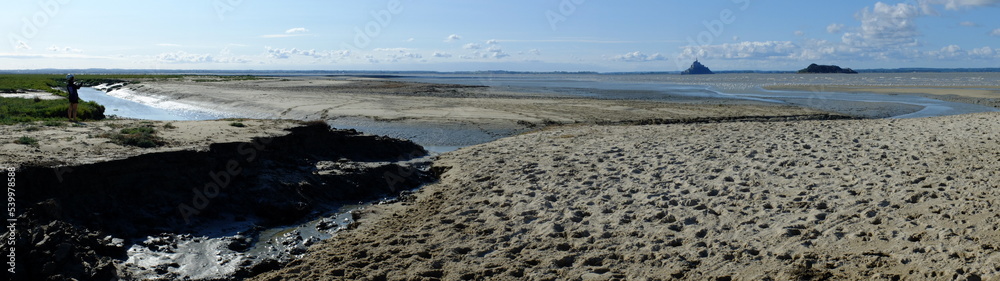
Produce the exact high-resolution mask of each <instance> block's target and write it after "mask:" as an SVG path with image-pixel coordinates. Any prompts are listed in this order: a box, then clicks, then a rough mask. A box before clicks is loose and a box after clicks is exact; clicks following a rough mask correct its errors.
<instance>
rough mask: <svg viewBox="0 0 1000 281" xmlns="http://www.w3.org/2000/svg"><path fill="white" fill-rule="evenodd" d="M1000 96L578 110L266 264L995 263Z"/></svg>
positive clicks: (348, 273) (648, 273)
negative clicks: (682, 111)
mask: <svg viewBox="0 0 1000 281" xmlns="http://www.w3.org/2000/svg"><path fill="white" fill-rule="evenodd" d="M997 132H1000V113H981V114H970V115H961V116H948V117H936V118H924V119H902V120H843V121H798V122H748V123H742V122H736V123H715V124H677V125H655V126H564V127H559V128H554V129H550V130H545V131H542V132H538V133H532V134H526V135H520V136H516V137H511V138H505V139H501V140H498V141H495V142H491V143H487V144H483V145H478V146H474V147H468V148H464V149H461V150H459V151H456V152H453V153H449V154H446V155H443V156H441V159H440V160H438V161H437V162H436V163H435V166H436V169H437V170H438V171H440V172H442V173H443V174H442V177H441V182H439V183H436V184H433V185H430V186H427V187H425V188H423V189H421V190H420V191H419V192H417V193H416V194H415V195H414V196H412V197H409V198H407V199H406V200H404V201H403V202H400V203H395V204H389V205H382V206H377V207H373V208H370V209H369V210H368V211H367V212H366V213H364V214H362V215H361V220H360V223H359V224H358V225H356V226H355V227H354V229H353V230H351V231H346V232H343V233H341V234H339V235H338V236H337V237H335V238H334V239H331V240H328V241H326V242H324V243H322V244H320V245H318V246H315V247H314V248H313V249H312V251H313V252H312V253H311V254H309V255H308V256H307V257H306V258H304V259H303V260H301V261H297V262H294V263H292V264H291V265H289V266H288V267H287V268H284V269H281V270H279V271H275V272H269V273H266V274H264V275H261V276H258V277H257V278H255V280H316V279H337V278H346V279H363V280H377V279H386V280H437V279H441V280H483V279H496V280H503V279H521V280H612V279H624V280H668V279H683V280H816V279H828V278H832V279H837V280H856V279H869V278H874V279H880V280H881V279H886V280H898V279H902V280H956V279H957V280H993V279H996V278H1000V266H997V265H998V264H1000V252H997V250H996V249H998V248H1000V229H998V226H1000V215H998V214H1000V207H998V205H997V204H995V202H996V201H997V199H998V198H1000V190H998V189H997V187H998V186H1000V180H998V179H1000V172H998V170H997V168H996V167H1000V160H998V159H1000V147H998V146H1000V145H998V141H997V140H998V138H1000V133H997Z"/></svg>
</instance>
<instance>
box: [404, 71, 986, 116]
mask: <svg viewBox="0 0 1000 281" xmlns="http://www.w3.org/2000/svg"><path fill="white" fill-rule="evenodd" d="M399 80H405V81H415V82H426V83H451V84H462V85H480V86H490V87H493V88H496V89H504V90H521V91H529V92H536V93H548V94H552V95H570V96H586V97H593V98H604V99H639V100H659V101H681V102H683V101H688V100H691V99H692V98H701V99H704V98H709V99H738V100H753V101H762V102H769V103H776V104H790V105H798V106H806V107H811V108H816V109H820V110H828V111H834V112H842V113H847V114H852V113H855V112H856V108H855V107H859V106H860V107H871V108H876V109H877V108H884V109H885V111H886V112H885V113H877V112H876V113H869V114H870V116H878V117H892V118H917V117H933V116H945V115H956V114H966V113H976V112H993V111H998V109H996V108H993V107H988V106H982V105H974V104H965V103H956V102H948V101H942V100H938V99H933V98H926V97H920V96H914V95H884V94H865V93H837V92H830V91H827V90H826V88H825V87H824V86H827V85H850V86H955V87H973V88H974V87H976V86H982V87H996V86H1000V73H877V74H875V73H866V74H857V75H844V74H716V75H675V74H622V75H606V74H482V75H463V74H434V75H412V76H407V77H402V78H399ZM768 85H803V86H807V87H808V88H809V90H808V91H768V90H765V89H763V87H764V86H768ZM998 98H1000V97H998ZM894 105H895V108H894ZM901 108H906V109H911V108H915V111H914V110H900V109H901Z"/></svg>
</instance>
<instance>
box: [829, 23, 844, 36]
mask: <svg viewBox="0 0 1000 281" xmlns="http://www.w3.org/2000/svg"><path fill="white" fill-rule="evenodd" d="M843 31H844V25H843V24H839V23H834V24H830V25H827V26H826V32H828V33H833V34H838V33H841V32H843Z"/></svg>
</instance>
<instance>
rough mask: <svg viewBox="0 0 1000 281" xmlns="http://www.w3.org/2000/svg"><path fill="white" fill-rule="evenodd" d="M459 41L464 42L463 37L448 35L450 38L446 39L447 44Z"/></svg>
mask: <svg viewBox="0 0 1000 281" xmlns="http://www.w3.org/2000/svg"><path fill="white" fill-rule="evenodd" d="M458 40H462V36H459V35H458V34H452V35H448V37H446V38H445V39H444V41H445V42H455V41H458Z"/></svg>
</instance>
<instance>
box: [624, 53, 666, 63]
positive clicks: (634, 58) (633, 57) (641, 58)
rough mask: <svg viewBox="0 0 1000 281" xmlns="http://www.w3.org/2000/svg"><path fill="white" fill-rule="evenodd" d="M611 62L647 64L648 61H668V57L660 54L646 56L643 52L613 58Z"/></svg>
mask: <svg viewBox="0 0 1000 281" xmlns="http://www.w3.org/2000/svg"><path fill="white" fill-rule="evenodd" d="M611 60H614V61H624V62H647V61H664V60H667V57H665V56H663V55H661V54H660V53H655V54H652V55H646V54H643V53H642V52H639V51H635V52H631V53H627V54H624V55H616V56H612V57H611Z"/></svg>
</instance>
